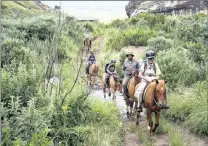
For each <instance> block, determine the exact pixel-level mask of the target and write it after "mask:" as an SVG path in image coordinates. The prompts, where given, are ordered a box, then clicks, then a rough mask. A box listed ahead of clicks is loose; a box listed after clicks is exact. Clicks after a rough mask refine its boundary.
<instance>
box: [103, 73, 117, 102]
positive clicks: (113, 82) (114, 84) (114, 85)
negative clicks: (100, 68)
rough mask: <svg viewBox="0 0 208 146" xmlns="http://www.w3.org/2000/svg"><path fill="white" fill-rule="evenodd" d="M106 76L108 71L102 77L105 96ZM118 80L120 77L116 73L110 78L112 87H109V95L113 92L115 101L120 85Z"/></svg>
mask: <svg viewBox="0 0 208 146" xmlns="http://www.w3.org/2000/svg"><path fill="white" fill-rule="evenodd" d="M105 76H106V73H104V74H103V78H102V82H103V92H104V98H106V83H105ZM118 80H119V79H118V77H117V76H116V75H115V74H112V75H110V78H109V83H110V87H109V93H108V96H111V94H113V98H112V100H113V101H114V102H115V100H116V90H117V88H118V86H120V82H118Z"/></svg>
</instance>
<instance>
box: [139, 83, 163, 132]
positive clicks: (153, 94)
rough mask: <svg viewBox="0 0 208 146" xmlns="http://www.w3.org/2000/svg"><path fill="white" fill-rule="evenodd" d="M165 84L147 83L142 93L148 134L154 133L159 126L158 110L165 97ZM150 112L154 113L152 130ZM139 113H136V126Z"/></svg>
mask: <svg viewBox="0 0 208 146" xmlns="http://www.w3.org/2000/svg"><path fill="white" fill-rule="evenodd" d="M166 83H167V81H165V80H157V79H156V80H155V81H152V82H150V83H149V85H148V86H147V88H146V92H145V93H144V108H145V109H146V111H147V121H148V124H149V127H148V128H150V134H152V133H154V132H155V130H156V128H157V127H158V126H159V120H160V109H161V106H162V103H163V102H164V99H165V96H166ZM152 112H154V113H155V121H156V122H155V126H154V129H153V121H152ZM139 117H140V113H139V112H138V113H137V121H136V124H137V125H138V124H139Z"/></svg>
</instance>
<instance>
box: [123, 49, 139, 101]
mask: <svg viewBox="0 0 208 146" xmlns="http://www.w3.org/2000/svg"><path fill="white" fill-rule="evenodd" d="M126 57H128V59H127V60H125V62H124V64H123V71H124V79H123V91H124V93H123V94H124V99H126V98H128V89H127V85H128V82H129V80H130V79H131V77H132V71H133V70H134V69H135V70H136V71H138V70H139V62H138V61H137V60H135V59H133V57H134V54H133V53H132V52H129V53H127V54H126Z"/></svg>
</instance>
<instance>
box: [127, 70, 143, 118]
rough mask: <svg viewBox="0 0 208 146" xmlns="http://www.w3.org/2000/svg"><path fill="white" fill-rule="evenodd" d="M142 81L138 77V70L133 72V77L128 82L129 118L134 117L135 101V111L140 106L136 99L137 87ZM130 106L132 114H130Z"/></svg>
mask: <svg viewBox="0 0 208 146" xmlns="http://www.w3.org/2000/svg"><path fill="white" fill-rule="evenodd" d="M140 81H141V79H140V78H139V77H138V76H137V73H136V70H133V71H132V77H131V79H130V80H129V82H128V86H127V87H128V99H126V106H127V117H129V116H131V115H132V109H133V105H134V101H135V110H136V107H137V104H138V101H137V100H136V99H135V98H134V93H135V87H136V85H137V84H138V83H140ZM129 106H130V112H129Z"/></svg>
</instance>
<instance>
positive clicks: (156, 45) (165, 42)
mask: <svg viewBox="0 0 208 146" xmlns="http://www.w3.org/2000/svg"><path fill="white" fill-rule="evenodd" d="M147 43H148V48H149V49H150V50H153V51H154V52H155V53H157V52H158V51H163V50H169V49H170V48H172V47H173V45H174V41H173V40H171V39H166V38H165V37H164V36H158V37H156V38H151V39H149V40H148V41H147Z"/></svg>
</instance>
